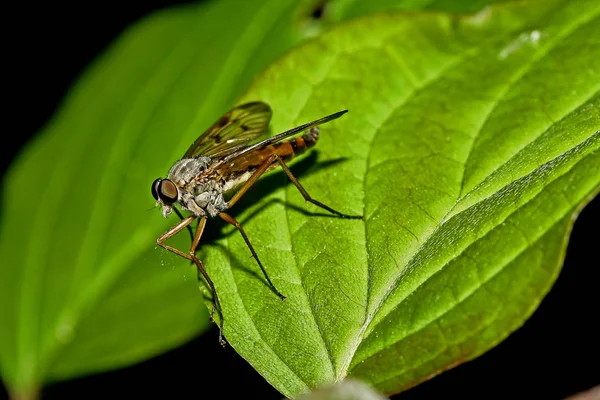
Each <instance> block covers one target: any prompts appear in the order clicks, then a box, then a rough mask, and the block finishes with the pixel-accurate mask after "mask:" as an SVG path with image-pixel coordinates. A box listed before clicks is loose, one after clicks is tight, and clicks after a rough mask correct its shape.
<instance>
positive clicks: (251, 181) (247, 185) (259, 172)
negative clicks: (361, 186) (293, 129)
mask: <svg viewBox="0 0 600 400" xmlns="http://www.w3.org/2000/svg"><path fill="white" fill-rule="evenodd" d="M274 162H278V163H279V165H281V167H282V168H283V170H284V171H285V173H286V175H287V176H288V178H290V180H291V181H292V183H293V184H294V185H296V187H297V188H298V190H299V191H300V193H301V194H302V196H303V197H304V200H306V201H308V202H310V203H312V204H314V205H315V206H317V207H321V208H322V209H324V210H327V211H329V212H330V213H332V214H336V215H339V216H340V217H342V218H351V219H363V217H362V215H347V214H342V213H341V212H339V211H336V210H334V209H333V208H331V207H329V206H327V205H325V204H323V203H321V202H320V201H317V200H314V199H313V198H312V197H310V195H309V194H308V192H307V191H306V190H305V189H304V188H303V187H302V185H300V182H298V179H296V177H295V176H294V174H292V171H290V169H289V168H288V166H287V165H286V164H285V162H284V161H283V160H282V159H281V157H279V155H278V154H276V153H274V154H272V155H271V156H269V158H267V159H266V160H265V161H264V162H263V163H262V164H261V165H260V167H258V168H257V169H256V171H254V173H253V174H252V176H251V177H250V179H248V180H247V181H246V183H245V184H244V186H242V187H241V188H240V190H238V191H237V193H236V194H235V195H233V197H232V198H231V199H230V200H229V201H228V202H227V206H228V207H231V206H233V205H234V204H235V203H236V202H237V201H238V200H239V199H240V198H241V197H242V196H243V195H244V194H245V193H246V192H247V191H248V189H250V187H252V185H254V183H255V182H256V181H257V180H258V178H260V176H261V175H262V174H264V173H265V172H266V171H267V170H268V169H269V167H270V166H271V164H273V163H274Z"/></svg>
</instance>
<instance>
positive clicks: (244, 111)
mask: <svg viewBox="0 0 600 400" xmlns="http://www.w3.org/2000/svg"><path fill="white" fill-rule="evenodd" d="M270 121H271V108H270V107H269V106H268V105H267V104H265V103H262V102H259V101H256V102H252V103H246V104H242V105H239V106H237V107H234V108H232V109H231V110H229V112H227V113H226V114H225V115H223V116H222V117H221V118H219V120H218V121H217V122H215V123H214V124H213V125H212V126H211V127H210V128H208V130H207V131H206V132H204V133H203V134H202V135H201V136H200V137H199V138H198V139H196V141H195V142H194V144H192V145H191V146H190V148H189V149H188V151H186V152H185V154H184V155H183V158H192V157H196V156H207V157H211V158H215V159H220V158H223V157H225V156H227V155H229V154H231V153H234V152H236V151H239V150H240V149H242V148H244V147H246V146H247V145H248V142H250V141H251V140H252V139H254V138H256V137H257V136H259V135H260V134H261V133H263V132H264V131H266V130H267V127H268V126H269V122H270Z"/></svg>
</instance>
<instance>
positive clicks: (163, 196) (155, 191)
mask: <svg viewBox="0 0 600 400" xmlns="http://www.w3.org/2000/svg"><path fill="white" fill-rule="evenodd" d="M178 195H179V192H178V191H177V186H175V184H174V183H173V182H172V181H170V180H168V179H160V178H158V179H157V180H155V181H154V182H153V183H152V196H154V199H155V200H159V199H160V200H161V201H162V202H163V203H165V204H173V203H175V202H176V201H177V197H178Z"/></svg>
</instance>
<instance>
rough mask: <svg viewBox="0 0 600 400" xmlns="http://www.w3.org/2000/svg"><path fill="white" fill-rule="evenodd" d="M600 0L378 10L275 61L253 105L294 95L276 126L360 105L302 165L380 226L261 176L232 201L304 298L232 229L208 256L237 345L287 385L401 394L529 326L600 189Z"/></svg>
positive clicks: (327, 190)
mask: <svg viewBox="0 0 600 400" xmlns="http://www.w3.org/2000/svg"><path fill="white" fill-rule="evenodd" d="M599 13H600V7H598V5H597V4H596V3H595V2H591V1H576V2H559V1H550V2H549V1H520V2H514V3H507V4H502V5H498V6H494V7H491V8H488V9H486V10H484V11H482V12H481V13H478V14H475V15H472V16H453V15H449V14H440V13H398V14H393V15H382V14H379V15H375V16H371V17H365V18H359V19H356V20H354V21H351V22H348V23H345V24H342V25H340V26H338V27H336V28H334V29H332V30H331V31H329V32H326V33H324V34H322V35H320V36H319V37H317V38H316V39H314V40H311V41H310V42H309V43H306V44H304V45H301V46H299V47H297V48H296V49H294V50H293V51H292V52H290V53H289V54H288V55H287V56H286V57H284V58H283V59H282V60H280V61H279V62H277V63H275V64H274V65H272V66H271V67H270V68H269V69H268V70H267V71H265V72H264V73H263V74H262V76H261V77H260V78H259V79H258V80H257V81H256V82H255V84H254V85H253V87H252V88H251V89H250V90H249V92H248V93H247V95H246V96H244V98H243V99H242V101H249V100H258V99H260V100H263V101H266V102H268V103H270V104H276V105H277V107H276V108H275V112H274V116H273V125H274V127H275V128H274V130H273V131H274V133H276V132H280V131H283V130H285V129H289V128H291V127H293V126H296V125H300V124H302V123H304V122H307V121H310V120H312V119H316V118H319V117H321V116H324V115H327V114H330V113H333V112H336V111H339V110H342V109H349V110H350V112H349V113H348V114H346V115H344V116H343V117H342V118H340V119H338V120H335V121H333V122H330V123H328V124H326V125H323V126H322V127H321V131H322V133H321V139H320V141H319V144H318V146H317V147H316V148H315V152H314V153H313V154H312V156H308V157H307V158H305V159H304V160H303V161H297V162H296V163H295V164H294V165H293V167H292V171H293V172H294V173H295V174H296V175H297V177H298V178H299V180H300V182H301V183H302V185H303V186H304V188H305V189H306V190H307V191H308V192H309V193H310V194H311V195H312V197H313V198H315V199H317V200H319V201H321V202H323V203H325V204H327V205H329V206H331V207H333V208H334V209H337V210H339V211H341V212H343V213H347V214H362V215H364V216H365V222H361V221H357V220H343V219H339V218H335V217H330V216H328V215H326V213H325V212H322V211H321V210H319V209H318V208H317V207H315V206H313V205H310V204H305V202H304V200H303V199H302V196H301V195H300V193H299V192H298V191H297V189H296V188H295V187H294V185H291V184H287V185H286V183H287V182H288V180H287V177H286V176H285V175H284V174H283V173H281V172H279V173H274V174H271V176H268V177H264V178H262V179H261V180H260V181H259V182H258V183H257V184H256V185H255V186H254V187H253V188H252V189H251V190H250V191H249V192H248V194H247V195H246V196H245V197H244V198H243V199H242V200H241V201H240V202H239V203H238V204H236V206H235V208H234V209H232V210H231V211H232V213H233V215H234V216H235V217H236V218H237V220H238V221H239V222H240V223H241V224H242V226H244V229H245V231H246V233H247V235H248V236H249V238H250V240H251V241H252V243H253V245H254V247H255V249H256V251H257V253H258V255H259V256H260V257H261V260H262V261H263V264H264V265H265V266H266V268H267V271H268V272H269V274H270V277H271V280H272V281H273V282H274V284H275V285H276V286H277V288H278V289H279V290H280V291H281V292H282V293H283V294H284V295H286V296H287V297H288V300H286V301H285V302H281V301H280V300H279V299H278V297H277V296H276V295H275V294H274V293H273V292H271V291H270V289H269V287H268V285H267V284H266V281H265V280H264V278H262V275H261V273H260V270H259V269H258V266H256V265H255V263H254V262H253V260H252V259H251V258H250V253H249V250H248V249H247V247H246V245H245V243H244V241H243V239H242V238H241V236H240V235H239V234H238V233H237V232H236V231H235V230H234V229H233V228H232V229H231V230H230V231H229V233H228V234H226V235H225V237H224V238H222V239H220V240H219V241H218V242H217V245H215V246H205V247H204V248H203V250H202V254H203V256H204V258H205V260H206V265H207V268H208V271H209V274H211V276H212V277H213V280H214V281H215V284H216V286H217V291H218V293H219V296H220V299H221V303H222V305H223V308H224V316H225V336H226V338H227V339H228V340H229V342H230V343H231V344H232V345H233V347H234V348H235V349H236V350H237V351H238V352H239V353H240V354H241V355H242V356H243V357H244V358H246V359H247V360H248V361H249V362H250V363H251V364H252V365H253V366H254V367H255V368H256V369H257V370H258V371H259V372H260V373H261V374H262V375H263V376H264V377H265V378H266V379H267V380H268V381H269V382H271V384H273V385H274V386H275V387H276V388H277V389H278V390H280V391H281V392H282V393H283V394H284V395H286V396H294V395H297V394H299V393H303V392H307V391H309V390H310V389H312V388H315V387H318V386H321V385H324V384H328V383H331V382H335V381H339V380H341V379H343V378H345V377H347V376H352V377H356V378H359V379H361V380H364V381H366V382H367V383H369V384H372V385H374V387H375V388H376V389H377V390H378V391H381V392H383V393H393V392H398V391H401V390H403V389H405V388H407V387H410V386H412V385H415V384H416V383H418V382H419V381H422V380H424V379H427V378H429V377H431V376H433V375H435V374H437V373H439V372H441V371H443V370H444V369H447V368H451V367H452V366H454V365H457V364H459V363H461V362H464V361H466V360H469V359H472V358H474V357H476V356H477V355H479V354H481V353H482V352H484V351H486V350H488V349H489V348H491V347H493V346H494V345H496V344H497V343H498V342H500V341H501V340H503V339H504V338H505V337H506V336H507V335H508V334H510V333H511V332H512V331H514V330H515V329H516V328H518V327H519V326H520V325H521V324H522V323H523V322H524V321H525V319H526V318H527V317H528V316H529V315H530V314H531V313H532V312H533V310H534V309H535V308H536V306H537V305H538V304H539V302H540V301H541V299H542V297H543V296H544V295H545V293H546V292H547V291H548V290H549V288H550V287H551V285H552V283H553V282H554V280H555V278H556V276H557V274H558V272H559V270H560V266H561V264H562V260H563V257H564V251H565V246H566V240H567V239H566V238H567V237H568V232H569V230H570V227H571V225H572V222H573V218H574V215H576V214H577V211H578V210H579V209H580V207H581V206H582V204H585V203H586V202H587V201H589V199H590V198H591V197H592V196H593V195H595V194H596V193H597V191H598V186H599V184H600V159H599V158H600V153H599V152H598V147H599V145H600V133H599V129H600V119H599V108H600V94H599V89H600V79H598V78H599V77H600V64H599V62H598V60H600V42H599V41H598V37H600V31H599V28H598V27H600V23H599V22H600V21H599ZM242 101H240V102H242ZM311 213H316V214H317V215H311Z"/></svg>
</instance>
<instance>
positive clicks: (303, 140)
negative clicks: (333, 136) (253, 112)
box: [273, 126, 319, 161]
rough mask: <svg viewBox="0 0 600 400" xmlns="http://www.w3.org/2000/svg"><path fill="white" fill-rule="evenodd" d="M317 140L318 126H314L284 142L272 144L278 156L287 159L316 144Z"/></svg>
mask: <svg viewBox="0 0 600 400" xmlns="http://www.w3.org/2000/svg"><path fill="white" fill-rule="evenodd" d="M317 140H319V128H318V127H316V126H315V127H314V128H312V129H311V130H309V131H308V132H307V133H306V134H305V135H302V136H298V137H295V138H293V139H290V140H288V141H286V142H282V143H277V144H274V145H273V147H274V148H275V152H277V154H278V155H279V157H281V158H282V159H283V160H284V161H289V160H291V159H292V158H294V157H295V156H299V155H300V154H303V153H304V152H305V151H306V150H308V149H310V148H311V147H313V146H314V145H315V144H317Z"/></svg>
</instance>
